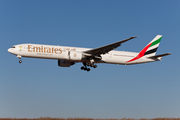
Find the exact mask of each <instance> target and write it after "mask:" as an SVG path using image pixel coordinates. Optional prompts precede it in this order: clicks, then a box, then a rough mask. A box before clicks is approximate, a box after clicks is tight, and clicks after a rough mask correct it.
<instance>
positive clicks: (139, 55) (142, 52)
mask: <svg viewBox="0 0 180 120" xmlns="http://www.w3.org/2000/svg"><path fill="white" fill-rule="evenodd" d="M151 44H152V43H150V44H149V45H147V46H146V47H145V48H144V49H143V50H141V52H139V54H138V55H137V56H136V57H135V58H133V59H131V60H129V61H127V62H132V61H134V60H137V59H139V58H141V57H143V56H144V53H145V52H146V51H147V49H148V48H149V47H150V46H151Z"/></svg>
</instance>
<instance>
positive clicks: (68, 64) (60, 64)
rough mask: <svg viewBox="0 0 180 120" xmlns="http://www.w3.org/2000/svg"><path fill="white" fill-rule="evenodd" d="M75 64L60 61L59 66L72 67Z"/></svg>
mask: <svg viewBox="0 0 180 120" xmlns="http://www.w3.org/2000/svg"><path fill="white" fill-rule="evenodd" d="M74 64H75V63H74V62H69V61H67V60H58V66H59V67H70V66H71V65H74Z"/></svg>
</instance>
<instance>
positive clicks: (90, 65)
mask: <svg viewBox="0 0 180 120" xmlns="http://www.w3.org/2000/svg"><path fill="white" fill-rule="evenodd" d="M83 65H84V66H82V67H81V70H84V71H88V72H89V71H90V70H91V69H90V68H88V67H93V68H97V65H94V64H90V63H83Z"/></svg>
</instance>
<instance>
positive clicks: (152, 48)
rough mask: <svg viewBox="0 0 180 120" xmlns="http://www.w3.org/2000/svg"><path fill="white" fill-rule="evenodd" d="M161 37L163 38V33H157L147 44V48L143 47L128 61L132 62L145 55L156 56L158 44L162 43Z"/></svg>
mask: <svg viewBox="0 0 180 120" xmlns="http://www.w3.org/2000/svg"><path fill="white" fill-rule="evenodd" d="M161 38H162V35H157V36H156V37H155V38H154V39H153V40H152V41H151V42H150V43H149V44H147V45H146V47H145V48H143V49H142V50H141V51H140V52H139V54H138V55H137V56H136V57H135V58H133V59H131V60H129V61H127V62H132V61H134V60H137V59H139V58H141V57H144V56H145V57H151V56H155V54H156V51H157V49H158V46H159V44H160V41H161Z"/></svg>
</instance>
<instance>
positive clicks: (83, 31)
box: [0, 0, 180, 118]
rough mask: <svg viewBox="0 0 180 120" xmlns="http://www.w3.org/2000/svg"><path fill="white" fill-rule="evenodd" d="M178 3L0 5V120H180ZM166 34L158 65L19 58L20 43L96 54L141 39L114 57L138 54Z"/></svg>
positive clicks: (3, 1) (59, 0)
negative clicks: (14, 49) (86, 67)
mask: <svg viewBox="0 0 180 120" xmlns="http://www.w3.org/2000/svg"><path fill="white" fill-rule="evenodd" d="M179 5H180V1H179V0H153V1H151V0H149V1H147V0H146V1H145V0H49V1H47V0H29V1H28V0H0V46H1V47H0V55H1V57H0V58H1V62H0V117H1V118H3V117H16V118H24V117H25V118H26V117H27V118H36V117H64V118H66V117H88V118H124V117H126V118H156V117H180V69H179V67H180V54H179V44H180V6H179ZM158 34H160V35H163V38H162V40H161V44H160V46H159V49H158V51H157V54H162V53H167V52H170V53H172V55H171V56H167V57H164V58H163V60H162V61H161V62H154V63H147V64H140V65H131V66H123V65H110V64H99V65H98V68H97V69H92V70H91V71H90V72H85V71H81V70H80V67H81V66H82V64H81V63H77V64H75V65H74V66H71V67H70V68H62V67H58V65H57V60H46V59H35V58H22V61H23V62H22V64H19V62H18V61H19V60H18V58H17V57H16V56H14V55H12V54H10V53H8V52H7V49H8V48H9V47H11V46H13V45H16V44H20V43H38V44H49V45H61V46H76V47H89V48H96V47H100V46H103V45H106V44H109V43H113V42H116V41H119V40H123V39H126V38H129V37H131V36H138V38H136V39H133V40H131V41H128V42H126V43H124V44H122V46H120V47H119V48H118V50H124V51H133V52H139V51H140V50H141V49H142V48H143V47H144V46H145V45H147V44H148V43H149V42H150V41H151V40H152V39H153V38H154V37H155V36H156V35H158Z"/></svg>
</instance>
